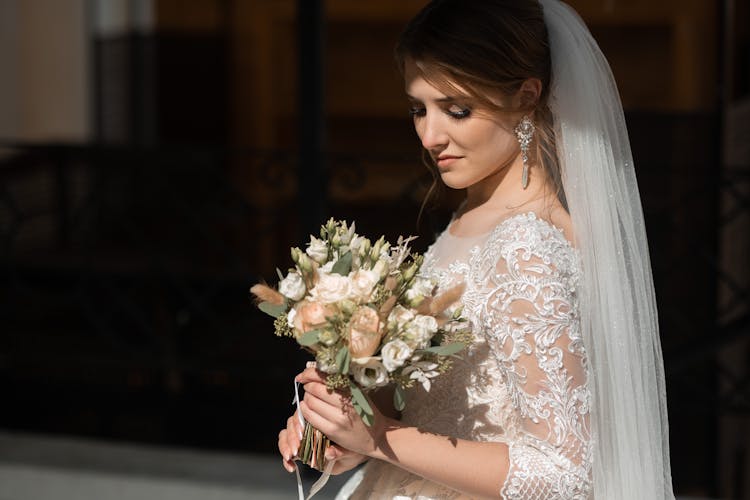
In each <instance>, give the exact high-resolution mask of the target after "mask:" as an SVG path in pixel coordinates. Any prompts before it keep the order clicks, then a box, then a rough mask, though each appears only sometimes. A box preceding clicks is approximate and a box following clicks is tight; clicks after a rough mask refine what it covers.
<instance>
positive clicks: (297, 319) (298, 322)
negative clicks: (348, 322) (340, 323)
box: [292, 300, 336, 333]
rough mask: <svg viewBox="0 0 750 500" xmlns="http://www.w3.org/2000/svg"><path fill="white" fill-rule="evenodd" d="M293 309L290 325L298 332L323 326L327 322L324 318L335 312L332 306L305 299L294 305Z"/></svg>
mask: <svg viewBox="0 0 750 500" xmlns="http://www.w3.org/2000/svg"><path fill="white" fill-rule="evenodd" d="M294 311H295V313H294V315H293V316H292V326H293V327H294V329H295V330H297V331H298V332H300V333H305V332H309V331H310V330H315V329H316V328H320V327H321V326H324V325H325V324H326V323H327V322H328V320H327V319H326V318H327V317H328V316H333V315H334V314H336V309H335V308H334V307H333V306H330V305H324V304H321V303H319V302H310V301H307V300H303V301H302V302H299V303H298V304H297V305H295V306H294Z"/></svg>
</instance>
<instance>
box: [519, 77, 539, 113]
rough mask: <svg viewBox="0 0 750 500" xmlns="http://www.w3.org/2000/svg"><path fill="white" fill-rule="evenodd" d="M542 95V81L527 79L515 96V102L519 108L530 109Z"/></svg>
mask: <svg viewBox="0 0 750 500" xmlns="http://www.w3.org/2000/svg"><path fill="white" fill-rule="evenodd" d="M541 95H542V81H541V80H539V78H527V79H526V80H524V82H523V83H522V84H521V88H519V89H518V92H517V93H516V95H515V99H514V100H515V101H516V103H515V104H517V105H518V107H520V108H524V109H532V108H534V107H535V106H536V103H537V102H539V97H540V96H541Z"/></svg>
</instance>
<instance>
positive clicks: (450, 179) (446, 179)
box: [440, 170, 473, 189]
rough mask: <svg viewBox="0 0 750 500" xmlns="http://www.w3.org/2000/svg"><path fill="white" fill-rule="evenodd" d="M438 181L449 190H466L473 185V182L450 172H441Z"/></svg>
mask: <svg viewBox="0 0 750 500" xmlns="http://www.w3.org/2000/svg"><path fill="white" fill-rule="evenodd" d="M440 179H441V180H442V181H443V184H445V185H446V186H447V187H449V188H451V189H466V188H467V187H469V186H471V185H472V184H473V182H471V181H470V180H469V179H467V178H466V177H464V176H462V175H460V174H459V173H457V172H451V171H450V170H448V171H446V172H441V173H440Z"/></svg>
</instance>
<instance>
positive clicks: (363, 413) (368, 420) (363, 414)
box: [352, 401, 375, 427]
mask: <svg viewBox="0 0 750 500" xmlns="http://www.w3.org/2000/svg"><path fill="white" fill-rule="evenodd" d="M352 406H353V407H354V409H355V410H356V412H357V415H359V416H360V418H361V419H362V421H363V422H364V423H365V425H366V426H367V427H372V423H373V422H374V421H375V416H374V415H371V414H369V413H367V412H366V411H365V410H364V408H362V407H361V406H360V405H359V404H358V403H357V402H356V401H354V402H353V403H352Z"/></svg>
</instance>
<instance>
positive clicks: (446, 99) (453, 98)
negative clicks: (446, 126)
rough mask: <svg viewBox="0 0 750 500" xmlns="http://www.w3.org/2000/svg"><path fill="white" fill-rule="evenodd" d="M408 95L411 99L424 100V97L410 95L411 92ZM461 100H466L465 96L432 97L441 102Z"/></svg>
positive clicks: (434, 100)
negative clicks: (418, 97)
mask: <svg viewBox="0 0 750 500" xmlns="http://www.w3.org/2000/svg"><path fill="white" fill-rule="evenodd" d="M406 97H407V98H408V99H409V100H410V101H419V102H422V99H417V98H416V97H414V96H413V95H410V94H406ZM460 100H465V98H461V97H454V96H445V97H441V98H439V99H432V101H433V102H441V103H442V102H456V101H460Z"/></svg>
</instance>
